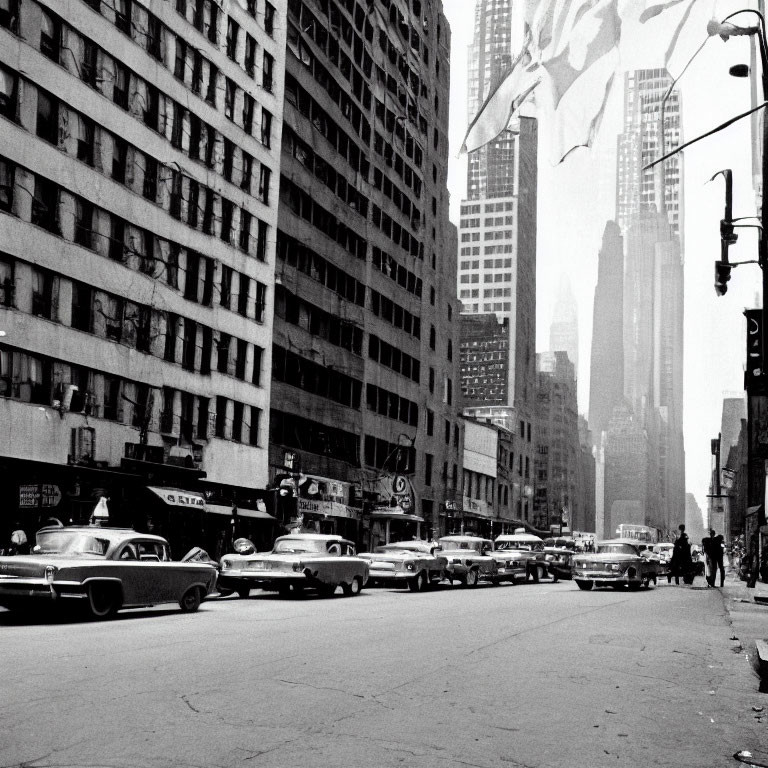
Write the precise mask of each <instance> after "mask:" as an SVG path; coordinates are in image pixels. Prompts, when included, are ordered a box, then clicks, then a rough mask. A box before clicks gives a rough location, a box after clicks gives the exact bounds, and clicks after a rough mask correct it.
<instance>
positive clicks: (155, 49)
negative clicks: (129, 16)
mask: <svg viewBox="0 0 768 768" xmlns="http://www.w3.org/2000/svg"><path fill="white" fill-rule="evenodd" d="M147 53H148V54H149V55H150V56H151V57H152V58H153V59H157V60H158V61H162V60H163V25H162V24H161V23H160V19H158V18H157V16H155V15H154V14H153V13H150V14H149V17H148V19H147Z"/></svg>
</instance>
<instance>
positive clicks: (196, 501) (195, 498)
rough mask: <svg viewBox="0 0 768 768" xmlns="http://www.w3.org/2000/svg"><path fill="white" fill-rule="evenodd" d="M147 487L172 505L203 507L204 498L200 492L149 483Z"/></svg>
mask: <svg viewBox="0 0 768 768" xmlns="http://www.w3.org/2000/svg"><path fill="white" fill-rule="evenodd" d="M147 489H148V490H150V491H152V493H154V494H155V495H156V496H159V497H160V498H161V499H162V500H163V501H164V502H165V503H166V504H169V505H170V506H172V507H199V508H200V509H205V498H204V497H203V495H202V494H200V493H194V492H192V491H180V490H178V489H177V488H156V487H154V486H150V485H148V486H147Z"/></svg>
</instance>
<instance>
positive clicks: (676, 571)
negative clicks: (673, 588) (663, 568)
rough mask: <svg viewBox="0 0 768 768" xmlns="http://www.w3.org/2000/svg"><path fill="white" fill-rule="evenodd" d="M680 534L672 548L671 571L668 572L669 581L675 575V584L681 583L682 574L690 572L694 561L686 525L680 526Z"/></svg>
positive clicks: (669, 582)
mask: <svg viewBox="0 0 768 768" xmlns="http://www.w3.org/2000/svg"><path fill="white" fill-rule="evenodd" d="M678 531H679V533H678V536H677V538H676V539H675V546H674V548H673V549H672V557H671V559H670V561H669V573H668V574H667V583H668V584H671V583H672V577H673V576H674V577H675V584H678V585H679V584H680V576H682V577H683V581H685V577H686V576H687V575H688V574H689V573H690V571H691V566H692V564H693V561H692V559H691V543H690V541H688V534H687V533H686V532H685V525H683V524H682V523H681V524H680V525H679V526H678Z"/></svg>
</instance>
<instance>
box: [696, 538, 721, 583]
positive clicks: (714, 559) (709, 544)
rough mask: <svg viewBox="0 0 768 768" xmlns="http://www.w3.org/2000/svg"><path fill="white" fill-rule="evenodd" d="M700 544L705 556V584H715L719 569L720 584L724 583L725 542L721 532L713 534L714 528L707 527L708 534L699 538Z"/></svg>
mask: <svg viewBox="0 0 768 768" xmlns="http://www.w3.org/2000/svg"><path fill="white" fill-rule="evenodd" d="M701 546H702V548H703V549H704V554H705V555H706V557H707V584H708V585H709V586H710V587H714V586H715V579H716V578H717V572H718V570H719V571H720V586H721V587H722V586H723V584H724V583H725V566H724V565H723V555H724V554H725V544H724V542H723V536H722V534H717V535H715V529H714V528H710V529H709V536H706V537H705V538H703V539H702V540H701Z"/></svg>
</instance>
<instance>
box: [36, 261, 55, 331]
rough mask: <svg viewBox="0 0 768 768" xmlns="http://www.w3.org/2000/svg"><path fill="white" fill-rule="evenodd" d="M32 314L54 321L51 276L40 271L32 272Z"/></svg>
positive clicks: (46, 272)
mask: <svg viewBox="0 0 768 768" xmlns="http://www.w3.org/2000/svg"><path fill="white" fill-rule="evenodd" d="M32 314H33V315H37V316H38V317H45V318H47V319H48V320H54V319H55V317H54V314H55V312H54V305H53V274H51V273H50V272H48V271H45V270H41V269H33V270H32Z"/></svg>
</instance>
